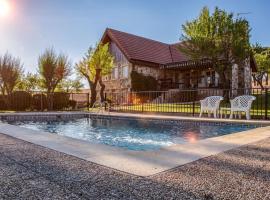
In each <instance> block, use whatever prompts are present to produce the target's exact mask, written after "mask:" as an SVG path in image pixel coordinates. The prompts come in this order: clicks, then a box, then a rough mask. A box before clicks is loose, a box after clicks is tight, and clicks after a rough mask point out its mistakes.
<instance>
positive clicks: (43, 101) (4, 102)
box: [0, 91, 89, 111]
mask: <svg viewBox="0 0 270 200" xmlns="http://www.w3.org/2000/svg"><path fill="white" fill-rule="evenodd" d="M88 108H89V93H66V92H54V93H52V94H47V93H46V92H36V91H35V92H27V91H14V92H12V93H11V94H10V95H0V111H48V110H55V111H58V110H59V111H61V110H81V109H88Z"/></svg>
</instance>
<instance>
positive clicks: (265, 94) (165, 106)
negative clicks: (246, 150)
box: [106, 88, 270, 119]
mask: <svg viewBox="0 0 270 200" xmlns="http://www.w3.org/2000/svg"><path fill="white" fill-rule="evenodd" d="M239 95H253V96H255V97H256V100H255V101H254V102H253V104H252V109H251V117H252V118H254V119H269V117H270V91H269V90H268V89H259V88H256V89H254V88H253V89H252V88H245V89H237V90H224V89H216V88H215V89H214V88H212V89H210V88H209V89H196V90H195V89H194V90H173V91H147V92H119V93H115V92H114V93H106V98H107V101H108V102H110V104H111V105H110V110H111V111H121V112H150V113H171V114H172V113H176V114H178V115H189V116H198V115H199V113H200V100H201V99H203V98H205V97H208V96H223V97H224V100H223V101H222V102H221V105H220V112H223V113H222V114H223V116H228V115H229V113H230V111H229V108H230V101H229V100H230V99H233V98H234V97H236V96H239Z"/></svg>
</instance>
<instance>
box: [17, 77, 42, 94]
mask: <svg viewBox="0 0 270 200" xmlns="http://www.w3.org/2000/svg"><path fill="white" fill-rule="evenodd" d="M16 89H18V90H24V91H27V92H30V91H35V90H40V89H41V81H40V78H39V77H38V75H37V74H32V73H27V75H26V76H23V77H22V78H21V80H20V82H19V83H18V85H17V86H16Z"/></svg>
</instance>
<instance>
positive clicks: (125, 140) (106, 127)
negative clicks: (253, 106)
mask: <svg viewBox="0 0 270 200" xmlns="http://www.w3.org/2000/svg"><path fill="white" fill-rule="evenodd" d="M8 123H9V124H12V125H16V126H20V127H25V128H29V129H33V130H37V131H45V132H50V133H55V134H58V135H63V136H68V137H72V138H76V139H81V140H85V141H89V142H93V143H99V144H106V145H111V146H117V147H121V148H125V149H129V150H136V151H140V150H156V149H160V148H162V147H167V146H171V145H174V144H183V143H194V142H196V141H198V140H201V139H206V138H211V137H216V136H221V135H226V134H230V133H236V132H241V131H245V130H249V129H252V128H256V127H257V126H256V125H243V124H229V125H228V124H222V123H221V124H215V123H195V122H194V123H193V122H188V123H187V122H178V123H167V122H165V121H158V120H155V121H153V120H147V119H144V120H143V119H125V118H119V119H118V118H113V117H112V118H88V117H86V118H80V119H69V120H45V121H44V120H42V121H22V120H20V121H9V122H8Z"/></svg>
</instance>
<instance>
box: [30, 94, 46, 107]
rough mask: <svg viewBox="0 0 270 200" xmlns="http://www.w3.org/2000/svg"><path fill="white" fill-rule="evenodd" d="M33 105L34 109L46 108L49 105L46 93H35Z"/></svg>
mask: <svg viewBox="0 0 270 200" xmlns="http://www.w3.org/2000/svg"><path fill="white" fill-rule="evenodd" d="M32 107H33V109H34V110H45V109H47V108H48V106H47V96H46V95H45V94H42V93H41V94H34V95H33V97H32Z"/></svg>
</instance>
